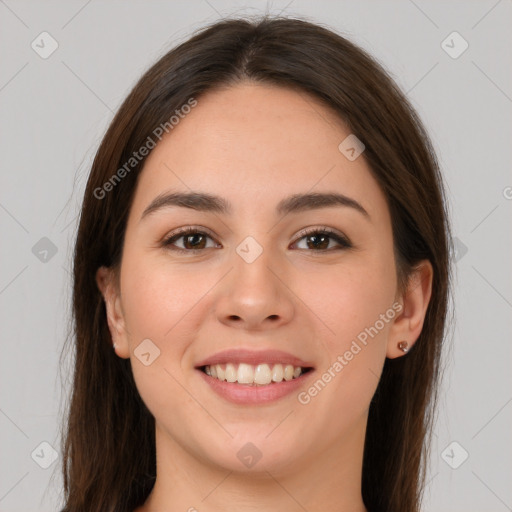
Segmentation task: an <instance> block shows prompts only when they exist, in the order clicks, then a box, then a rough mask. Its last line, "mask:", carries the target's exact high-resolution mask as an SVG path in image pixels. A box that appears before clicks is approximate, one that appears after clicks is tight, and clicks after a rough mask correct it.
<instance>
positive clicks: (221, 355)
mask: <svg viewBox="0 0 512 512" xmlns="http://www.w3.org/2000/svg"><path fill="white" fill-rule="evenodd" d="M226 363H246V364H251V365H257V364H262V363H273V364H278V363H281V364H291V365H293V366H301V367H302V368H312V367H313V365H312V364H311V363H309V362H307V361H304V360H302V359H300V358H299V357H296V356H294V355H292V354H289V353H288V352H283V351H282V350H247V349H243V348H239V349H229V350H224V351H222V352H217V353H216V354H213V355H211V356H209V357H207V358H206V359H203V360H202V361H200V362H199V363H198V364H197V365H196V368H201V367H202V366H211V365H214V364H226Z"/></svg>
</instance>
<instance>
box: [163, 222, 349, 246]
mask: <svg viewBox="0 0 512 512" xmlns="http://www.w3.org/2000/svg"><path fill="white" fill-rule="evenodd" d="M189 233H199V234H204V235H207V236H208V237H209V238H211V239H212V240H213V241H214V242H215V243H216V244H219V242H218V241H217V240H216V237H215V236H214V235H213V233H212V231H211V230H210V229H208V228H206V227H204V226H195V225H193V226H185V227H182V228H178V229H176V230H175V231H173V232H171V233H170V234H168V235H166V236H165V237H164V239H163V240H162V245H163V246H164V247H166V246H171V245H172V244H171V243H170V240H172V239H174V238H175V239H179V238H181V237H182V236H186V235H187V234H189ZM314 233H323V234H326V235H328V236H330V237H331V238H332V239H334V240H335V241H336V243H337V244H338V245H339V248H340V249H349V248H352V247H353V245H352V242H351V241H350V239H349V238H348V237H347V236H346V235H344V234H343V233H342V232H339V231H337V230H335V229H334V228H330V227H328V226H322V225H319V226H318V225H316V226H315V225H314V226H308V227H306V228H303V229H302V230H301V231H299V232H298V233H297V235H296V236H295V239H294V241H293V242H292V243H291V245H295V244H296V243H297V242H299V241H300V240H302V238H304V237H306V236H308V235H310V234H314ZM209 249H211V247H209ZM172 250H173V251H176V252H182V253H194V252H198V253H199V252H202V251H204V249H197V250H187V249H182V248H181V247H173V248H172ZM332 250H333V249H320V250H318V251H315V250H310V251H307V252H312V253H325V252H331V251H332Z"/></svg>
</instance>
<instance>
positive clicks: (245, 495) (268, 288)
mask: <svg viewBox="0 0 512 512" xmlns="http://www.w3.org/2000/svg"><path fill="white" fill-rule="evenodd" d="M349 134H350V131H349V130H348V129H347V127H346V126H344V125H343V123H342V122H341V121H340V119H339V118H338V117H337V116H336V115H335V114H334V113H332V112H331V111H330V110H329V109H327V108H326V107H325V106H323V105H322V104H321V103H319V102H318V101H317V100H316V99H315V98H312V97H311V96H309V95H307V94H305V93H298V92H294V91H292V90H289V89H285V88H279V87H274V86H268V85H257V84H253V83H248V82H246V83H242V84H239V85H236V86H232V87H230V88H226V89H223V90H215V91H212V92H209V93H207V94H206V95H205V96H203V97H201V98H200V99H199V100H198V105H197V106H196V107H195V108H194V109H193V110H192V111H191V113H190V114H188V115H187V116H186V117H185V118H184V119H183V120H181V121H180V123H179V124H178V125H177V126H175V128H174V129H173V130H172V132H170V134H169V135H168V136H166V138H163V139H162V141H161V142H159V143H158V144H157V146H156V148H155V149H153V150H152V152H151V154H150V155H149V157H148V159H147V161H146V163H145V166H144V169H143V172H142V173H141V175H140V180H139V183H138V186H137V190H136V193H135V197H134V200H133V204H132V206H131V210H130V214H129V219H128V224H127V231H126V238H125V245H124V248H123V257H122V262H121V267H120V273H119V274H118V275H117V278H118V279H116V274H115V272H114V271H113V270H112V269H107V268H103V267H102V268H100V269H99V270H98V273H97V282H98V286H99V288H100V290H101V291H102V293H103V296H104V298H105V301H106V305H107V317H108V323H109V327H110V331H111V334H112V339H113V341H114V342H115V343H116V353H117V355H118V356H119V357H121V358H130V359H131V364H132V369H133V373H134V377H135V381H136V384H137V388H138V390H139V393H140V395H141V397H142V399H143V400H144V402H145V403H146V405H147V407H148V408H149V410H150V411H151V413H152V414H153V415H154V417H155V420H156V444H157V480H156V484H155V487H154V489H153V492H152V493H151V495H150V497H149V498H148V500H147V501H146V503H145V504H144V505H143V506H142V507H140V508H138V509H137V511H136V512H150V511H151V512H154V511H157V510H158V511H161V510H183V511H187V510H189V511H193V510H198V511H200V512H203V511H204V512H217V511H223V510H225V506H226V504H227V503H229V504H230V507H231V508H232V509H233V510H237V511H239V512H245V511H255V510H265V511H268V512H273V511H282V510H287V511H290V512H294V511H303V510H304V509H307V510H308V511H310V512H315V511H320V510H322V511H324V510H343V511H350V512H356V511H357V512H360V511H365V510H366V509H365V507H364V504H363V501H362V497H361V472H362V456H363V446H364V437H365V431H366V424H367V417H368V408H369V405H370V401H371V399H372V396H373V394H374V392H375V390H376V387H377V384H378V379H379V377H380V375H381V372H382V368H383V365H384V362H385V358H386V357H388V358H395V357H400V356H403V355H404V354H403V352H402V351H401V350H400V349H399V348H398V347H397V344H398V343H399V342H400V341H403V340H406V341H407V342H408V343H409V346H412V345H413V344H414V342H415V340H416V339H417V338H418V336H419V334H420V332H421V329H422V326H423V321H424V317H425V312H426V308H427V305H428V301H429V300H430V295H431V283H432V266H431V265H430V263H429V262H428V261H424V262H422V263H421V264H420V265H418V267H417V270H416V271H415V273H414V274H412V275H411V278H410V285H409V286H408V288H407V289H406V290H404V291H400V290H398V288H397V276H396V268H395V261H394V255H393V239H392V228H391V218H390V214H389V209H388V206H387V203H386V199H385V196H384V195H383V193H382V191H381V190H380V188H379V186H378V185H377V182H376V181H375V179H374V178H373V177H372V175H371V172H370V169H369V167H368V165H367V163H366V162H365V160H364V153H363V156H361V157H359V158H357V159H356V160H354V161H349V160H348V159H347V158H346V157H345V156H344V155H343V154H342V153H341V152H340V151H339V149H338V145H339V144H340V142H341V141H342V140H343V139H345V137H347V136H348V135H349ZM171 190H172V191H183V192H188V191H190V190H194V191H201V192H208V193H211V194H215V195H219V196H222V197H224V198H226V199H227V200H229V201H230V202H231V203H232V205H233V209H234V211H233V214H232V215H222V214H218V213H211V212H210V213H207V212H201V211H195V210H191V209H187V208H182V207H181V208H180V207H169V208H165V209H161V210H158V211H155V212H153V213H152V214H150V215H148V216H146V217H145V218H144V219H143V220H140V219H141V215H142V212H143V211H144V209H145V208H146V207H147V206H148V205H149V204H150V203H151V201H152V200H153V199H154V198H155V197H156V196H158V195H159V194H161V193H162V192H167V191H171ZM332 191H335V192H339V193H343V194H344V195H347V196H349V197H351V198H353V199H355V200H356V201H358V202H359V203H360V204H361V205H362V206H363V207H364V208H365V210H366V211H367V212H368V214H369V218H367V217H365V216H364V215H362V214H361V213H360V212H358V211H357V210H355V209H353V208H349V207H339V206H331V207H328V208H320V209H316V210H309V211H303V212H299V213H290V214H288V215H285V216H284V217H283V216H282V215H278V214H277V213H276V212H275V206H276V204H277V203H278V202H279V201H280V200H281V199H283V198H284V197H287V196H289V195H291V194H294V193H305V192H332ZM187 226H194V227H198V229H199V228H208V230H209V231H210V232H211V233H212V235H213V237H212V238H206V241H204V242H203V245H202V246H201V247H206V248H203V249H200V250H195V253H194V254H188V253H187V254H180V253H177V252H173V251H172V250H171V249H170V248H169V247H163V246H162V241H163V240H164V239H165V238H167V237H168V236H169V235H170V234H172V233H173V232H174V231H176V229H177V228H180V227H187ZM324 226H327V227H330V228H332V229H333V230H335V231H337V232H340V233H341V234H344V235H345V236H346V237H348V238H349V240H350V241H351V243H352V244H353V247H352V248H340V246H339V245H338V243H337V242H336V241H335V240H334V239H332V238H330V239H327V240H330V241H329V242H328V243H329V245H328V249H327V250H324V252H323V253H321V252H320V251H319V249H316V246H315V245H314V243H312V241H311V237H309V238H308V237H306V238H304V235H301V234H300V232H301V230H302V229H303V228H305V227H318V228H319V229H321V228H322V227H324ZM247 236H251V237H253V238H254V239H255V240H256V241H257V242H258V243H259V244H260V246H261V247H262V249H263V252H262V254H261V255H260V256H259V257H258V258H257V259H256V260H255V261H253V262H252V263H247V262H246V261H245V260H244V259H242V258H241V257H240V256H239V254H238V253H237V252H236V248H237V246H238V245H239V244H240V243H241V242H242V241H243V240H244V239H245V238H246V237H247ZM188 241H189V242H190V239H188ZM186 243H187V239H186V238H183V237H182V238H179V239H176V240H175V245H177V246H178V247H181V248H183V247H188V250H189V252H192V251H193V250H194V249H193V248H190V247H191V246H192V245H191V244H190V243H189V244H188V245H184V244H186ZM320 247H321V248H325V247H327V242H326V244H325V245H321V246H320ZM393 303H399V304H400V305H401V306H402V307H403V309H402V310H401V312H400V313H398V314H396V315H395V316H394V318H393V319H392V320H390V321H388V322H387V323H385V325H384V328H382V329H381V330H380V331H379V332H378V334H377V335H375V336H374V337H373V338H370V339H369V342H368V344H367V345H366V346H364V348H362V350H361V351H360V352H359V353H358V354H357V355H356V356H354V357H353V359H352V360H351V361H350V362H349V363H348V364H347V365H346V366H345V367H344V368H343V370H342V371H341V372H339V373H337V374H336V376H335V377H334V378H332V379H331V381H330V382H329V383H328V384H327V385H326V386H325V387H324V388H323V389H322V390H321V392H319V393H318V394H317V395H316V396H315V397H313V398H311V401H310V402H309V403H308V404H305V405H304V404H301V403H299V401H298V399H297V394H296V393H292V394H291V395H288V396H286V397H283V398H281V399H280V400H278V401H276V402H274V403H271V404H266V405H252V406H240V405H235V404H232V403H230V402H227V401H226V400H224V399H223V398H221V397H219V396H218V395H216V394H215V393H214V392H213V391H212V390H211V389H210V387H209V386H208V385H206V384H205V383H204V382H203V379H202V378H201V376H200V375H199V374H198V372H197V370H195V369H194V366H195V365H196V364H197V363H198V362H199V361H200V360H201V359H204V358H205V357H207V356H211V355H213V354H215V353H216V352H218V351H220V350H224V349H228V348H234V347H244V348H249V349H254V350H263V349H278V350H284V351H287V352H290V353H292V354H294V355H296V356H298V357H300V358H302V359H304V360H307V361H311V362H313V365H314V367H315V378H311V377H310V378H309V380H308V381H307V385H305V386H304V389H305V390H306V391H307V388H308V387H309V386H311V384H313V382H314V381H316V380H317V378H319V377H320V376H321V374H322V373H323V372H324V371H326V370H327V369H328V368H329V367H330V366H332V364H333V362H335V361H336V360H337V357H338V356H339V355H340V354H341V355H342V354H344V353H345V352H346V351H347V350H348V349H349V348H350V346H351V343H352V341H353V340H354V339H356V337H357V335H358V334H359V333H361V332H362V331H364V329H365V328H366V327H369V326H373V325H374V324H375V322H376V321H377V320H378V319H379V315H381V314H383V313H385V312H386V310H388V309H389V308H391V307H392V305H393ZM147 338H149V339H151V340H152V342H153V343H154V344H155V345H156V346H158V348H159V349H160V356H159V357H158V358H157V359H156V360H155V361H154V362H153V363H152V364H150V365H149V366H145V365H143V364H142V363H141V362H140V361H139V359H138V358H137V357H136V356H135V355H134V350H135V349H136V348H137V346H138V345H139V344H140V343H141V341H142V340H144V339H147ZM248 442H251V443H253V444H254V445H255V446H256V447H257V448H258V450H259V451H260V452H261V455H262V457H261V459H260V460H259V461H258V463H257V464H256V465H254V466H253V467H251V468H247V467H245V466H244V464H242V463H241V461H240V460H239V459H238V457H237V452H238V451H239V450H240V449H241V448H242V447H243V446H244V445H245V444H246V443H248ZM136 449H137V447H134V450H136Z"/></svg>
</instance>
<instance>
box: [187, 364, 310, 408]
mask: <svg viewBox="0 0 512 512" xmlns="http://www.w3.org/2000/svg"><path fill="white" fill-rule="evenodd" d="M197 371H198V372H199V373H200V374H201V376H202V378H203V379H204V381H205V382H206V383H207V384H209V385H210V386H211V388H212V389H213V391H215V392H216V393H217V394H218V395H220V396H221V397H222V398H225V399H226V400H228V401H229V402H232V403H235V404H239V405H248V404H249V405H250V404H266V403H270V402H275V401H276V400H279V399H280V398H283V397H285V396H287V395H290V394H292V393H293V392H297V391H298V390H299V389H300V388H301V387H302V386H303V385H304V382H305V381H306V379H307V378H308V377H309V376H310V375H311V374H312V373H313V370H310V371H309V372H307V373H305V374H303V375H301V376H300V377H298V378H296V379H292V380H283V381H282V382H277V383H276V382H274V383H273V384H268V385H267V386H250V385H248V384H238V383H236V382H226V381H221V380H219V379H216V378H214V377H210V376H209V375H206V373H204V372H203V371H201V370H197Z"/></svg>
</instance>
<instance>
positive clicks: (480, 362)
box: [0, 0, 512, 512]
mask: <svg viewBox="0 0 512 512" xmlns="http://www.w3.org/2000/svg"><path fill="white" fill-rule="evenodd" d="M265 11H268V12H271V13H275V14H277V13H279V12H281V11H282V12H283V13H284V14H286V15H300V16H307V17H309V18H310V19H311V20H312V21H317V22H322V23H326V24H328V25H329V26H330V27H331V28H333V29H335V30H337V31H339V32H341V33H343V34H344V35H346V36H347V37H349V38H350V39H351V40H352V41H354V42H356V43H358V44H360V45H361V46H363V47H364V48H366V49H368V50H369V51H370V53H371V54H372V55H373V56H375V57H376V58H377V59H378V60H379V61H380V62H381V63H383V64H384V66H385V67H386V68H387V69H388V71H389V72H390V73H391V74H392V76H393V77H394V78H395V80H396V81H397V82H398V84H399V85H400V86H401V87H402V89H403V90H404V91H406V92H407V94H408V97H409V98H410V100H411V102H412V104H413V105H414V106H415V107H416V109H417V110H418V112H419V113H420V116H421V117H422V119H423V120H424V122H425V124H426V126H427V128H428V130H429V132H430V134H431V137H432V140H433V143H434V145H435V148H436V150H437V152H438V155H439V159H440V162H441V165H442V170H443V173H444V176H445V178H446V183H447V187H448V195H449V201H450V210H451V214H452V220H453V231H454V235H455V236H456V240H455V244H456V246H457V248H458V262H457V268H456V271H457V275H456V279H457V281H456V286H455V298H454V301H455V305H456V309H455V319H456V323H455V325H454V327H453V335H452V339H453V341H452V343H453V350H452V352H451V355H450V357H448V358H447V359H446V362H445V364H446V372H445V380H444V382H443V388H442V400H441V404H440V405H441V409H440V413H439V421H438V424H437V427H436V436H435V438H434V444H433V450H432V459H431V464H430V472H429V488H428V492H427V496H426V501H425V504H424V511H428V512H444V511H450V512H457V511H464V512H472V511H483V510H485V511H486V512H493V511H496V512H501V511H505V510H512V508H511V507H512V489H511V486H510V481H511V475H512V457H511V456H510V454H511V445H512V440H511V438H510V432H511V430H512V429H511V423H512V421H511V420H512V403H511V401H512V386H511V381H512V376H511V372H510V363H511V352H512V344H511V343H510V341H511V340H510V333H511V330H512V329H511V308H512V286H511V272H510V262H511V261H512V259H511V246H512V244H511V238H512V230H511V229H510V223H509V222H508V221H510V212H511V208H512V200H511V198H512V176H511V174H510V164H511V154H510V153H511V152H510V146H511V132H512V123H511V117H512V116H511V113H512V99H511V97H512V77H511V66H510V53H511V50H512V30H511V27H510V21H511V19H512V18H511V15H512V2H511V1H510V0H501V1H495V0H492V1H478V2H468V1H464V2H462V1H460V2H454V1H451V2H427V1H424V0H414V1H412V0H403V1H395V2H377V1H375V2H368V1H358V2H356V1H351V2H336V3H335V2H328V1H315V2H313V1H308V2H305V1H300V0H295V1H291V2H290V1H289V0H286V1H274V2H257V1H253V2H250V3H249V4H247V3H246V2H242V1H222V0H209V1H206V0H205V1H202V0H195V1H188V2H169V1H167V2H162V1H158V2H157V1H153V2H148V1H123V2H120V1H109V2H107V1H105V2H100V1H99V0H93V1H81V2H72V1H58V2H56V1H53V2H21V1H18V2H16V1H15V0H0V38H1V45H0V52H1V60H0V62H1V65H0V119H1V121H0V122H1V128H2V132H1V133H2V137H1V140H0V155H1V161H0V165H1V173H0V179H1V185H0V226H1V230H2V231H1V232H2V238H1V265H0V314H1V316H0V325H1V333H2V337H1V343H2V344H1V347H2V354H1V355H2V357H1V358H0V369H1V374H0V375H1V377H0V378H1V388H0V436H1V440H0V442H1V448H0V450H1V454H2V455H1V461H0V511H1V512H7V511H9V512H14V511H20V512H21V511H23V512H29V511H36V510H37V511H39V510H44V511H54V510H56V509H57V507H58V504H59V500H60V496H61V485H62V481H61V477H60V473H59V472H60V466H59V464H60V457H59V455H58V454H56V455H57V457H58V458H57V459H56V460H55V461H54V462H53V464H51V465H50V466H49V467H48V468H47V469H43V468H42V467H41V465H43V466H44V465H47V464H50V463H51V462H52V459H51V453H52V451H51V448H50V447H49V446H48V445H42V446H41V445H40V443H42V442H47V443H49V444H50V445H51V446H53V447H54V448H55V449H56V450H57V451H58V450H59V444H58V441H59V436H60V434H59V421H60V414H61V411H62V400H63V399H64V397H65V394H66V393H67V391H68V389H69V377H70V375H69V368H67V367H66V366H63V367H60V364H59V355H60V351H61V348H62V345H63V342H64V338H65V336H66V333H67V328H68V322H69V312H70V308H69V304H70V275H69V270H70V268H71V259H70V257H71V253H72V244H73V238H74V234H75V229H76V216H77V213H78V208H79V205H80V199H81V196H82V193H83V188H84V184H85V179H86V177H87V174H88V171H89V168H90V164H91V160H92V157H93V155H94V152H95V150H96V148H97V146H98V143H99V141H100V139H101V137H102V135H103V133H104V130H105V129H106V127H107V125H108V123H109V121H110V120H111V118H112V116H113V113H114V112H115V110H116V109H117V108H118V106H119V105H120V102H121V101H122V100H123V98H124V97H125V96H126V94H127V93H128V91H129V89H130V88H131V87H132V85H133V84H134V83H135V81H136V80H137V78H138V77H139V76H140V74H141V73H142V72H143V71H144V70H145V69H146V68H147V67H148V66H149V65H150V64H152V63H153V62H154V61H155V60H156V59H157V58H158V57H159V56H161V55H162V54H163V53H164V52H165V51H167V50H168V49H170V48H171V47H172V46H174V45H175V44H177V43H179V42H181V41H183V40H184V39H186V38H187V36H188V35H189V34H190V33H191V32H192V30H194V29H196V28H199V27H200V26H202V25H204V24H205V23H207V22H212V21H214V20H216V19H219V18H221V17H225V16H230V15H236V14H239V15H243V14H257V13H263V12H265ZM43 31H47V32H48V33H49V34H51V36H52V37H53V38H54V39H55V40H56V41H57V43H58V48H57V50H56V51H55V52H54V53H53V54H52V55H51V56H49V57H48V58H47V59H43V58H41V56H40V54H39V53H36V51H34V50H33V49H32V47H31V43H32V42H33V41H35V43H34V44H39V47H43V46H44V49H45V51H47V50H48V49H49V48H50V42H49V39H45V40H44V41H43V42H41V38H42V37H41V36H39V35H40V34H41V33H42V32H43ZM453 31H457V32H458V33H459V34H460V35H461V36H462V37H463V38H464V40H466V41H467V42H468V44H469V48H468V49H467V50H466V51H465V52H464V53H462V55H460V56H459V57H458V58H452V56H450V55H449V54H448V53H447V52H446V51H445V49H443V46H442V41H444V40H445V39H446V38H447V36H448V35H449V34H451V33H452V32H453ZM452 41H453V42H452ZM446 44H448V45H449V46H452V49H451V50H450V51H451V52H452V53H453V52H454V51H455V52H457V51H458V50H460V49H461V48H462V44H463V43H462V40H460V39H453V37H452V38H449V39H448V40H447V43H445V45H446ZM38 49H39V51H42V50H43V48H38ZM44 237H47V238H48V239H49V240H50V241H51V244H50V243H49V242H48V240H43V241H41V239H42V238H44ZM53 246H54V247H53ZM34 247H35V248H34ZM52 249H53V252H55V250H56V251H57V252H56V253H55V254H53V252H52ZM45 251H46V252H45ZM397 435H400V432H397ZM453 442H456V443H457V444H455V445H451V443H453ZM465 452H467V453H468V455H469V456H468V458H467V460H464V456H465ZM455 466H458V467H456V468H455ZM404 512H405V511H404Z"/></svg>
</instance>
